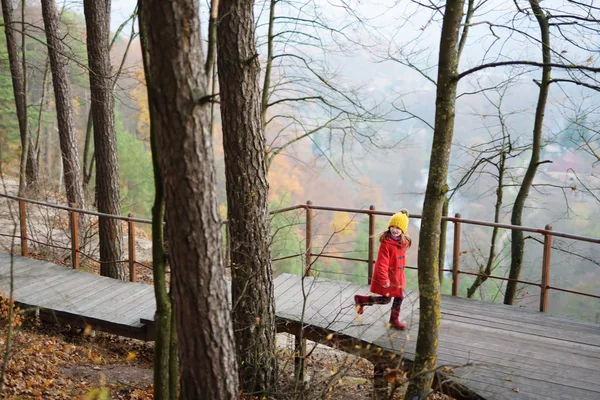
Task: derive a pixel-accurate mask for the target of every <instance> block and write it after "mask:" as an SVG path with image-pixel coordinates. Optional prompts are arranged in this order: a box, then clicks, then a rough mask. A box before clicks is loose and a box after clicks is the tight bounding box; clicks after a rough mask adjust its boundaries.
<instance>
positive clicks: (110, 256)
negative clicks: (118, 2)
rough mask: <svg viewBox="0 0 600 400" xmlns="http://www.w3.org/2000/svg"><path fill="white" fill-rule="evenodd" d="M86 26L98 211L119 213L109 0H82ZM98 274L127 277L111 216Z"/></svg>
mask: <svg viewBox="0 0 600 400" xmlns="http://www.w3.org/2000/svg"><path fill="white" fill-rule="evenodd" d="M83 11H84V14H85V24H86V28H87V48H88V64H89V69H90V92H91V97H92V120H93V125H94V148H95V152H96V193H97V195H98V211H99V212H101V213H106V214H112V215H120V214H121V204H120V197H119V163H118V159H117V137H116V132H115V115H114V97H113V91H112V88H113V84H112V76H111V75H112V72H111V65H110V54H109V34H110V0H84V2H83ZM99 237H100V261H101V262H102V265H101V267H100V274H101V275H103V276H109V277H111V278H116V279H126V277H127V271H126V268H125V264H124V263H120V262H117V261H119V260H120V259H121V253H122V250H121V243H122V241H123V237H122V233H121V223H120V221H119V220H117V219H113V218H100V220H99Z"/></svg>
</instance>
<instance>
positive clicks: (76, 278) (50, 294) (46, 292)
mask: <svg viewBox="0 0 600 400" xmlns="http://www.w3.org/2000/svg"><path fill="white" fill-rule="evenodd" d="M86 275H87V274H86V273H85V272H83V273H80V274H71V276H72V279H69V278H71V276H69V277H68V278H67V277H65V278H64V279H62V280H59V281H58V282H56V284H55V285H52V286H48V287H45V288H42V289H40V290H38V291H37V292H34V293H31V294H30V295H27V300H28V301H29V302H31V304H32V305H39V304H40V302H42V301H43V303H44V304H47V302H51V301H54V300H55V299H56V298H63V299H64V298H65V295H66V294H67V293H68V292H69V291H72V290H75V289H78V288H80V287H81V286H85V285H86V284H89V282H90V279H89V277H88V276H86Z"/></svg>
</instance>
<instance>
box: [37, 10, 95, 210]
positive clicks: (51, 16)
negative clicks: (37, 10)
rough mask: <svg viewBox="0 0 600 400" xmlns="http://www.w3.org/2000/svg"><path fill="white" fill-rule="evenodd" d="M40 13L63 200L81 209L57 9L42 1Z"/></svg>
mask: <svg viewBox="0 0 600 400" xmlns="http://www.w3.org/2000/svg"><path fill="white" fill-rule="evenodd" d="M41 3H42V14H43V17H44V26H45V30H46V41H47V43H48V58H49V59H50V68H51V70H52V86H53V87H54V99H55V102H56V118H57V121H58V135H59V139H60V150H61V153H62V160H63V165H64V177H65V189H66V194H67V201H68V202H69V203H70V204H76V205H77V207H80V208H85V204H84V196H83V184H82V180H81V171H80V169H79V152H78V150H77V147H78V146H77V139H76V137H75V120H74V117H73V104H72V102H71V98H72V97H71V84H70V82H69V77H68V72H67V71H68V70H67V61H68V60H67V59H66V58H65V57H64V54H65V51H64V46H63V43H62V41H61V38H62V35H61V33H60V30H59V27H58V12H57V10H56V3H55V1H54V0H42V2H41Z"/></svg>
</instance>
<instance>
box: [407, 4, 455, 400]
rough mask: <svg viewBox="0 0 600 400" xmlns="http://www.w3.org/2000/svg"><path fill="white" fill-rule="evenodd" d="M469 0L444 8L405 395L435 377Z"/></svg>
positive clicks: (415, 393) (421, 392) (415, 394)
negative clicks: (461, 44)
mask: <svg viewBox="0 0 600 400" xmlns="http://www.w3.org/2000/svg"><path fill="white" fill-rule="evenodd" d="M463 5H464V0H448V1H446V8H445V10H444V19H443V22H442V32H441V40H440V53H439V61H438V76H437V92H436V102H435V105H436V107H435V129H434V134H433V144H432V148H431V156H430V164H429V177H428V179H427V189H426V191H425V200H424V202H423V217H422V220H421V221H422V222H421V232H420V235H419V253H418V267H419V272H418V274H419V292H420V295H419V308H420V311H419V313H420V317H419V335H418V338H417V349H416V352H415V361H414V364H413V368H412V378H413V379H412V380H411V383H410V385H409V386H408V389H407V392H406V395H405V398H406V399H410V400H414V399H419V400H421V399H425V398H426V397H427V394H428V393H429V390H430V387H431V383H432V381H433V372H434V370H435V365H436V361H437V349H438V339H439V334H440V281H439V276H438V268H439V266H438V256H439V254H438V252H439V241H440V221H441V217H442V207H443V205H444V198H445V194H446V192H447V191H448V185H447V184H446V179H447V177H448V162H449V159H450V149H451V145H452V135H453V134H454V117H455V112H456V110H455V106H456V87H457V85H458V80H457V70H458V57H457V44H458V31H459V28H460V26H461V20H462V16H463Z"/></svg>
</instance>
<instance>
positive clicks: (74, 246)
mask: <svg viewBox="0 0 600 400" xmlns="http://www.w3.org/2000/svg"><path fill="white" fill-rule="evenodd" d="M71 208H77V204H71ZM69 219H70V220H71V221H70V223H71V265H72V266H73V269H79V223H78V221H77V219H78V215H77V211H75V210H73V211H69Z"/></svg>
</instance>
